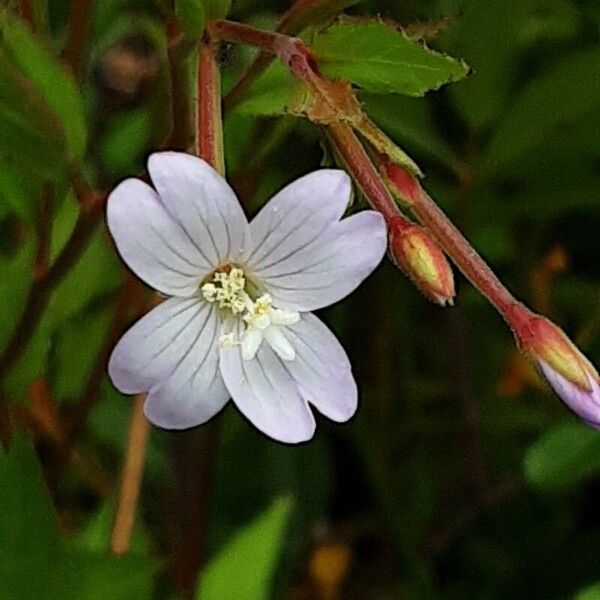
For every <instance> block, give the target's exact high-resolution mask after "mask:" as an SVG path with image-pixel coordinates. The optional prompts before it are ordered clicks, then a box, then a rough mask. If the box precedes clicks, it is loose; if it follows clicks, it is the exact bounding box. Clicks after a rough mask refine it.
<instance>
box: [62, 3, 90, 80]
mask: <svg viewBox="0 0 600 600" xmlns="http://www.w3.org/2000/svg"><path fill="white" fill-rule="evenodd" d="M91 12H92V2H91V0H71V2H70V6H69V26H68V38H67V45H66V47H65V52H64V58H65V60H66V61H67V63H68V64H69V66H70V67H71V70H72V71H73V75H75V77H77V78H79V76H80V74H81V63H82V59H83V52H84V50H85V43H86V41H87V38H88V33H89V28H90V16H91Z"/></svg>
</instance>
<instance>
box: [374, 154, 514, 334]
mask: <svg viewBox="0 0 600 600" xmlns="http://www.w3.org/2000/svg"><path fill="white" fill-rule="evenodd" d="M379 161H380V166H381V168H382V170H383V171H384V173H385V175H386V177H387V179H388V180H389V182H390V185H391V186H392V187H393V189H394V191H395V192H397V193H398V195H399V196H401V197H402V198H403V199H404V200H405V201H406V202H407V203H408V204H409V205H410V208H411V210H412V212H413V213H414V215H415V216H416V217H417V218H418V219H419V221H420V222H421V223H422V224H423V225H424V226H425V227H427V229H428V230H429V232H430V233H431V235H432V237H433V238H434V239H435V240H436V241H437V243H438V244H439V245H440V246H441V247H442V249H443V250H444V252H446V254H447V255H448V256H449V257H450V258H451V259H452V260H453V261H454V263H455V264H456V266H457V267H458V268H459V269H460V270H461V271H462V273H463V274H464V276H465V277H466V278H467V279H468V280H469V281H470V282H471V283H472V284H473V285H474V286H475V288H477V289H478V290H479V292H481V294H483V295H484V296H485V297H486V298H487V299H488V300H489V302H490V303H491V304H492V305H493V306H494V307H495V308H496V309H497V310H498V312H499V313H500V314H501V315H502V316H503V317H504V319H505V320H506V321H507V323H508V324H509V325H510V326H511V327H513V329H518V328H519V327H520V322H519V315H520V314H521V312H522V309H523V307H522V305H521V303H520V302H518V301H517V300H516V299H515V298H514V297H513V295H512V294H511V293H510V292H509V291H508V290H507V289H506V287H505V286H504V285H503V284H502V282H501V281H500V280H499V279H498V277H497V276H496V275H495V274H494V272H493V271H492V270H491V269H490V267H489V266H488V265H487V264H486V262H485V261H484V260H483V258H481V256H480V255H479V254H478V253H477V251H476V250H475V249H474V248H473V246H471V244H470V243H469V242H468V241H467V239H466V238H465V237H464V236H463V234H462V233H461V232H460V231H459V230H458V228H457V227H456V226H455V225H454V223H452V222H451V221H450V220H449V219H448V217H447V216H446V215H445V214H444V212H443V211H442V210H441V209H440V208H439V207H438V206H437V204H436V203H435V202H434V201H433V200H432V199H431V197H430V196H429V195H428V194H427V192H425V190H424V189H423V188H422V187H421V184H420V183H419V182H418V180H417V179H416V177H414V176H413V175H412V174H410V173H409V172H408V171H407V170H406V169H404V168H403V167H401V166H399V165H396V164H392V163H390V162H389V161H388V160H387V159H386V158H382V157H379Z"/></svg>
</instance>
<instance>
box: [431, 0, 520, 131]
mask: <svg viewBox="0 0 600 600" xmlns="http://www.w3.org/2000/svg"><path fill="white" fill-rule="evenodd" d="M462 4H463V6H462V13H461V17H460V19H459V20H458V23H457V24H456V26H454V27H450V28H449V29H448V31H447V32H445V33H444V34H443V35H442V37H441V40H440V42H441V43H443V44H444V48H445V49H448V50H449V51H450V52H452V53H454V54H458V55H459V56H461V57H464V59H465V60H466V61H468V63H469V65H470V66H471V67H472V68H473V71H474V72H473V76H472V77H469V78H468V79H467V80H466V81H463V82H461V83H460V84H459V85H455V86H452V88H451V90H450V93H451V94H452V96H453V97H454V99H455V100H456V105H457V108H458V109H459V111H460V113H461V115H462V117H463V118H464V119H465V120H466V121H467V122H468V123H470V124H472V125H473V126H474V127H475V128H483V127H485V126H487V125H489V124H490V123H491V122H492V121H493V120H494V119H495V118H497V116H498V115H499V114H501V113H502V111H503V110H504V106H505V105H506V103H507V102H508V100H509V98H510V96H509V93H510V86H509V84H510V82H511V81H512V78H513V77H514V74H515V72H516V71H517V67H518V62H517V60H516V55H517V54H518V52H519V39H520V35H521V30H522V22H523V13H524V11H525V6H524V5H525V2H524V0H487V1H486V2H482V1H481V0H465V2H463V3H462Z"/></svg>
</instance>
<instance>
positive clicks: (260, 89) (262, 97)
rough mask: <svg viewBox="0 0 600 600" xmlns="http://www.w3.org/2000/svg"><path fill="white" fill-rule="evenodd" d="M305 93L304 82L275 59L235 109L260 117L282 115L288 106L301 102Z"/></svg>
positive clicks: (285, 112)
mask: <svg viewBox="0 0 600 600" xmlns="http://www.w3.org/2000/svg"><path fill="white" fill-rule="evenodd" d="M305 93H306V89H305V86H304V84H303V83H302V82H301V81H299V80H298V79H296V77H294V75H292V74H291V73H290V72H289V71H288V69H286V68H285V67H284V66H283V64H282V63H281V62H280V61H275V62H274V63H272V64H271V65H270V66H269V68H268V69H267V70H266V71H265V72H264V73H263V74H262V75H261V76H260V77H259V78H258V79H257V80H256V81H255V82H254V84H253V85H252V86H251V87H250V89H249V90H248V93H247V94H246V95H245V96H244V99H243V100H242V101H241V102H240V103H239V104H238V105H237V106H236V111H239V112H240V113H242V114H249V115H253V116H261V117H272V116H275V115H284V114H287V109H288V108H289V107H290V106H293V105H295V104H300V103H301V101H299V100H301V99H302V98H303V97H304V94H305Z"/></svg>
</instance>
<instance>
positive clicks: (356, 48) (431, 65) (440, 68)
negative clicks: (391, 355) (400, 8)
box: [311, 19, 469, 96]
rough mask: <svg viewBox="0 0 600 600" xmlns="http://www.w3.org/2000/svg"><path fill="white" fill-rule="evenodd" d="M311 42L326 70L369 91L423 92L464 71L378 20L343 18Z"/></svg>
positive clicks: (458, 64) (455, 62) (465, 70)
mask: <svg viewBox="0 0 600 600" xmlns="http://www.w3.org/2000/svg"><path fill="white" fill-rule="evenodd" d="M311 47H312V49H313V51H314V52H315V54H316V56H317V59H318V61H319V66H320V67H321V69H322V71H323V73H324V74H325V75H327V76H328V77H332V78H343V79H348V80H350V81H351V82H352V83H353V84H355V85H357V86H359V87H361V88H363V89H364V90H366V91H369V92H378V93H397V94H408V95H410V96H422V95H423V94H425V92H427V91H429V90H435V89H438V88H439V87H440V86H442V85H444V84H446V83H449V82H451V81H458V80H460V79H463V78H464V77H466V75H467V74H468V73H469V68H468V67H467V65H465V64H464V63H463V62H462V61H458V60H455V59H454V58H451V57H450V56H446V55H444V54H440V53H438V52H434V51H433V50H430V49H429V48H426V47H425V46H423V45H421V44H420V43H418V42H415V41H413V40H411V39H409V38H408V37H407V36H406V35H405V34H404V33H403V32H402V31H401V30H400V29H396V28H394V27H392V26H391V25H388V24H386V23H383V22H382V21H378V20H359V19H343V20H341V21H339V22H338V23H336V24H334V25H332V26H331V27H329V28H327V29H325V30H324V31H322V32H319V33H317V34H316V35H315V37H314V39H313V41H312V44H311Z"/></svg>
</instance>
